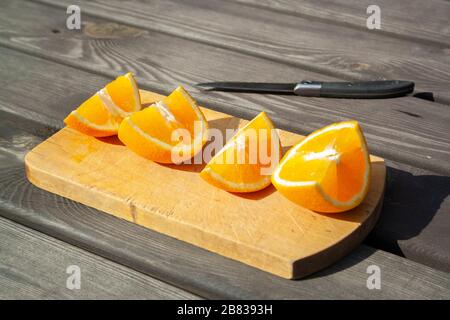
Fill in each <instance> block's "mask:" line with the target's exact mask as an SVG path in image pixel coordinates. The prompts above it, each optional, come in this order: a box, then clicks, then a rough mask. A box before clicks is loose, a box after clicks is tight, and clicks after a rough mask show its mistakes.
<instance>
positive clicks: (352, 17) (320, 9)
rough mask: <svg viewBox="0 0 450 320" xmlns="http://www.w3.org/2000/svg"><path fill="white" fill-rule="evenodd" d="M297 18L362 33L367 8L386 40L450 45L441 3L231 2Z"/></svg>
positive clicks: (448, 9) (448, 11) (449, 12)
mask: <svg viewBox="0 0 450 320" xmlns="http://www.w3.org/2000/svg"><path fill="white" fill-rule="evenodd" d="M234 1H236V2H239V3H242V4H247V5H252V6H256V7H262V8H267V9H268V10H271V11H279V12H283V13H285V14H289V15H296V16H299V17H305V16H306V17H311V18H316V19H317V18H318V19H321V20H325V21H326V22H327V23H329V24H341V23H342V24H345V25H348V26H352V27H354V28H358V29H365V30H367V27H366V20H367V17H368V16H369V14H367V13H366V10H367V8H368V7H369V6H370V5H378V6H379V7H380V10H381V18H382V20H381V21H382V23H381V29H380V30H377V31H376V32H381V33H383V34H384V35H387V36H393V37H400V38H406V39H411V40H412V41H417V42H423V43H430V42H431V43H432V44H433V45H442V46H448V45H449V44H450V29H449V28H448V27H447V26H448V17H449V16H450V3H449V2H448V1H442V0H430V1H426V2H423V1H420V0H406V1H405V0H404V1H389V0H350V1H349V0H321V1H317V0H295V1H294V0H234Z"/></svg>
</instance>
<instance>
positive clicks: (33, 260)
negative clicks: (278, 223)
mask: <svg viewBox="0 0 450 320" xmlns="http://www.w3.org/2000/svg"><path fill="white" fill-rule="evenodd" d="M0 243H1V247H0V299H118V298H120V299H198V297H197V296H195V295H193V294H190V293H188V292H186V291H184V290H181V289H178V288H176V287H173V286H170V285H168V284H166V283H164V282H161V281H159V280H156V279H153V278H150V277H147V276H145V275H143V274H141V273H139V272H136V271H134V270H132V269H129V268H126V267H124V266H122V265H120V264H117V263H114V262H111V261H110V260H106V259H104V258H101V257H99V256H97V255H94V254H91V253H88V252H86V251H84V250H82V249H79V248H77V247H74V246H71V245H69V244H67V243H65V242H62V241H59V240H56V239H54V238H52V237H49V236H46V235H44V234H42V233H40V232H37V231H34V230H32V229H29V228H27V227H24V226H22V225H19V224H17V223H14V222H12V221H10V220H7V219H5V218H0ZM69 266H77V267H79V268H80V288H79V289H68V288H67V285H66V282H67V279H68V277H69V276H70V275H71V274H68V273H67V268H68V267H69ZM69 271H70V270H69Z"/></svg>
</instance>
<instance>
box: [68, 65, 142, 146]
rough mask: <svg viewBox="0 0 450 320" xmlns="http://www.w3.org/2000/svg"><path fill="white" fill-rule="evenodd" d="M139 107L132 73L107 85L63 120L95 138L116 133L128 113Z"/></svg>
mask: <svg viewBox="0 0 450 320" xmlns="http://www.w3.org/2000/svg"><path fill="white" fill-rule="evenodd" d="M140 109H141V100H140V96H139V89H138V86H137V83H136V81H135V80H134V77H133V75H132V74H131V73H127V74H126V75H124V76H120V77H118V78H117V79H115V80H114V81H112V82H110V83H109V84H107V85H106V87H105V88H103V89H101V90H100V91H98V92H97V93H95V94H94V95H93V96H91V97H90V98H89V99H87V100H86V101H85V102H83V103H82V104H81V105H80V106H79V107H78V108H77V109H75V110H74V111H72V112H71V113H70V114H69V115H68V116H67V117H66V118H65V119H64V122H65V123H66V125H68V126H69V127H72V128H74V129H76V130H78V131H80V132H82V133H85V134H87V135H90V136H94V137H105V136H111V135H114V134H117V131H118V129H119V124H120V122H121V121H122V120H123V118H125V117H126V116H127V115H129V114H130V113H132V112H135V111H138V110H140Z"/></svg>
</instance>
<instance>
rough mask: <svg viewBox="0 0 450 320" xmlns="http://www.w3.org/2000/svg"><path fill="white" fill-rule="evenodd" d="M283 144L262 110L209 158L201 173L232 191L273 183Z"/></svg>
mask: <svg viewBox="0 0 450 320" xmlns="http://www.w3.org/2000/svg"><path fill="white" fill-rule="evenodd" d="M280 154H281V145H280V140H279V138H278V134H277V132H276V131H275V128H274V126H273V124H272V121H271V120H270V118H269V117H268V116H267V115H266V113H265V112H261V113H260V114H259V115H258V116H257V117H255V118H254V119H253V120H252V121H250V122H249V123H248V124H247V125H246V126H245V127H243V128H241V129H240V130H239V131H238V132H237V133H236V134H235V135H234V136H233V137H232V138H231V139H230V141H228V142H227V144H226V145H225V146H224V147H223V148H222V149H221V150H220V151H219V152H218V153H217V154H216V155H215V156H214V157H213V158H212V159H211V160H210V161H209V163H208V164H207V165H206V166H205V168H204V169H203V170H202V171H201V172H200V176H201V177H202V178H203V179H204V180H206V181H207V182H209V183H210V184H212V185H214V186H216V187H218V188H221V189H223V190H226V191H229V192H253V191H258V190H261V189H264V188H266V187H267V186H268V185H270V175H271V173H272V170H271V169H272V168H274V167H275V165H276V164H277V163H278V160H279V155H280Z"/></svg>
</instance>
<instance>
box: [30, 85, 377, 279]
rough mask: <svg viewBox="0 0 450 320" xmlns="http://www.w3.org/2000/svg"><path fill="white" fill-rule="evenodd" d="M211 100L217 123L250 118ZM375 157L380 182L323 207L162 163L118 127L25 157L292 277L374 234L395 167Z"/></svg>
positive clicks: (150, 220)
mask: <svg viewBox="0 0 450 320" xmlns="http://www.w3.org/2000/svg"><path fill="white" fill-rule="evenodd" d="M141 96H142V103H143V104H144V105H147V104H149V103H151V102H153V101H157V100H160V99H161V98H162V96H161V95H158V94H156V93H151V92H148V91H141ZM202 110H203V112H204V114H205V117H206V118H207V120H208V121H209V123H210V127H211V128H218V129H221V130H225V129H226V128H237V127H238V126H242V125H243V124H244V123H245V122H246V121H244V120H241V119H237V118H234V117H232V116H229V115H226V114H223V113H220V112H216V111H212V110H209V109H205V108H203V109H202ZM280 138H281V141H282V145H283V147H285V148H284V149H286V148H287V147H288V146H291V145H293V144H295V143H296V142H298V141H300V140H301V139H302V138H303V137H302V136H300V135H296V134H293V133H290V132H286V131H280ZM371 164H372V179H371V186H370V191H369V193H368V195H367V197H366V199H365V200H364V202H363V203H362V204H361V205H360V206H358V207H357V208H355V209H354V210H351V211H349V212H346V213H340V214H319V213H315V212H312V211H309V210H307V209H304V208H302V207H300V206H298V205H296V204H294V203H292V202H290V201H289V200H287V199H285V198H284V197H283V196H282V195H281V194H280V193H279V192H277V191H276V190H275V188H274V187H273V186H270V187H268V188H266V189H264V190H262V191H259V192H255V193H250V194H244V195H242V194H241V195H239V194H232V193H228V192H226V191H223V190H220V189H217V188H215V187H213V186H211V185H209V184H207V183H206V182H204V181H203V180H202V179H201V178H200V176H199V175H198V172H199V171H200V170H201V169H202V167H203V165H162V164H157V163H154V162H152V161H149V160H146V159H144V158H142V157H140V156H138V155H136V154H134V153H133V152H131V151H129V150H128V149H127V148H126V147H125V146H124V145H123V144H122V143H121V142H120V141H119V140H118V138H117V137H108V138H101V139H99V138H93V137H90V136H87V135H84V134H81V133H79V132H77V131H75V130H72V129H70V128H67V127H66V128H64V129H62V130H60V131H59V132H57V133H56V134H54V135H53V136H51V137H50V138H48V139H47V140H46V141H44V142H42V143H41V144H40V145H38V146H37V147H35V148H34V149H33V150H31V151H30V152H29V153H28V154H27V155H26V157H25V166H26V172H27V176H28V179H29V180H30V181H31V182H32V183H33V184H35V185H36V186H38V187H40V188H42V189H45V190H48V191H50V192H53V193H56V194H58V195H61V196H63V197H67V198H69V199H72V200H75V201H78V202H81V203H83V204H85V205H88V206H91V207H94V208H96V209H99V210H102V211H104V212H106V213H108V214H112V215H114V216H116V217H119V218H122V219H125V220H128V221H132V222H134V223H136V224H139V225H142V226H144V227H147V228H149V229H152V230H156V231H158V232H161V233H164V234H167V235H169V236H172V237H175V238H177V239H180V240H183V241H186V242H189V243H191V244H194V245H196V246H199V247H202V248H204V249H207V250H210V251H213V252H216V253H218V254H221V255H223V256H226V257H229V258H232V259H235V260H238V261H241V262H243V263H246V264H248V265H251V266H254V267H256V268H259V269H262V270H265V271H267V272H271V273H273V274H276V275H279V276H281V277H284V278H300V277H303V276H306V275H308V274H311V273H313V272H315V271H318V270H319V269H322V268H324V267H326V266H328V265H330V264H331V263H333V262H334V261H336V260H338V259H339V258H341V257H343V256H344V255H345V254H346V253H348V252H349V251H350V250H352V249H353V248H354V247H355V246H357V245H358V244H359V243H360V242H361V241H362V240H363V239H364V237H366V235H367V234H368V233H369V231H370V230H371V229H372V227H373V226H374V224H375V222H376V220H377V218H378V214H379V211H380V208H381V203H382V198H383V190H384V182H385V174H386V169H385V164H384V161H383V159H381V158H377V157H374V156H371ZM175 267H176V266H174V268H175Z"/></svg>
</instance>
